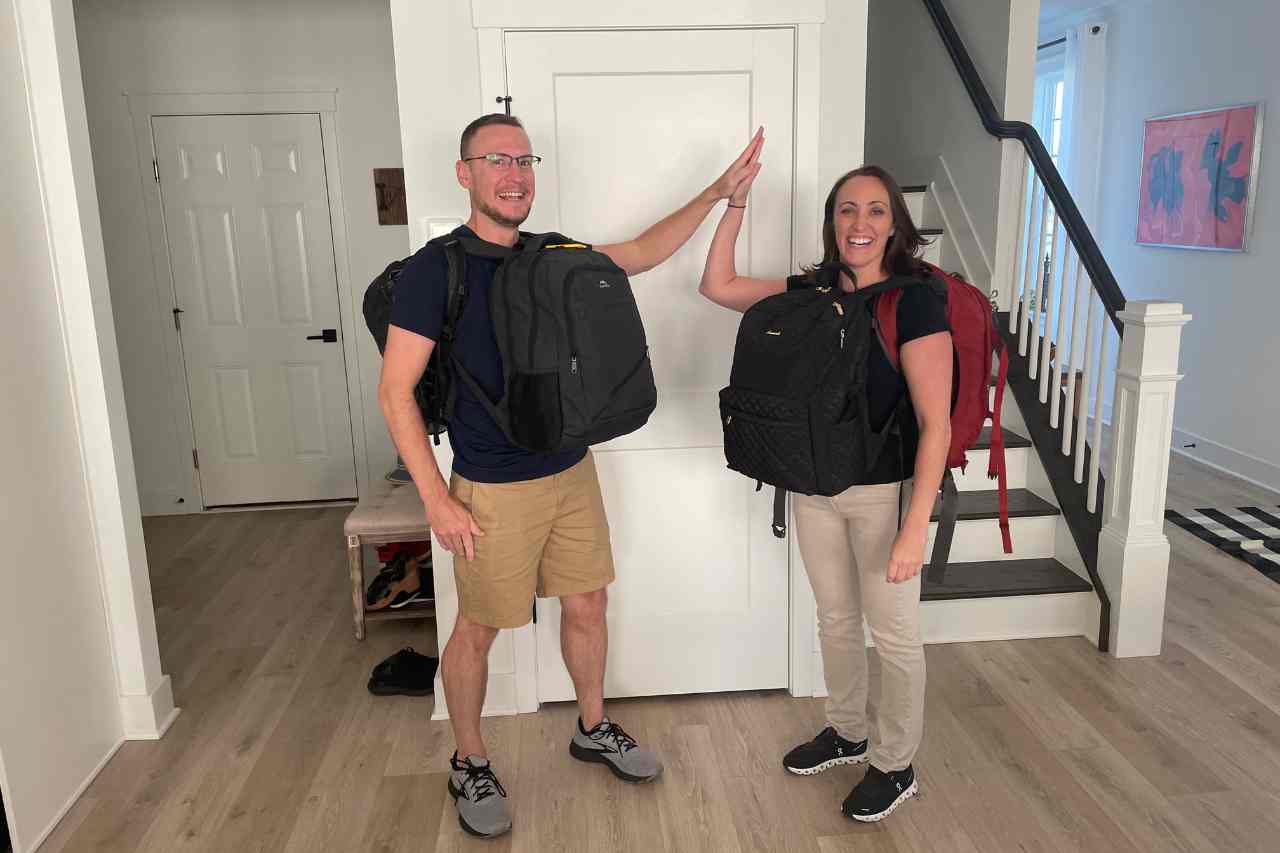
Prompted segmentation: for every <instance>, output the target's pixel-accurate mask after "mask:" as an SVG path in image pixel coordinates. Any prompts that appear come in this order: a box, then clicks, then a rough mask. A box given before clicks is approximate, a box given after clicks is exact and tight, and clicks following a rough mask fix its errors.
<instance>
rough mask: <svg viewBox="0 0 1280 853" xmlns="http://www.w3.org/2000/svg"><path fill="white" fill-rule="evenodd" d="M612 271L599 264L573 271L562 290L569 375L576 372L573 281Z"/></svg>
mask: <svg viewBox="0 0 1280 853" xmlns="http://www.w3.org/2000/svg"><path fill="white" fill-rule="evenodd" d="M612 272H613V269H611V268H610V267H606V266H603V265H601V264H594V265H592V266H589V267H582V268H581V269H578V270H575V272H574V275H573V276H572V277H571V278H570V279H569V281H568V282H566V283H565V288H564V319H565V334H567V335H568V336H569V373H570V374H576V373H577V372H578V325H577V323H575V322H574V314H573V286H574V283H575V281H576V280H577V279H578V278H580V277H581V276H582V275H584V274H586V273H593V274H594V273H605V274H609V273H612Z"/></svg>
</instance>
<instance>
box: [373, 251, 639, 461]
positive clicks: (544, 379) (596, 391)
mask: <svg viewBox="0 0 1280 853" xmlns="http://www.w3.org/2000/svg"><path fill="white" fill-rule="evenodd" d="M520 237H521V243H520V244H518V246H517V248H516V249H504V248H501V247H498V246H495V245H494V244H492V243H487V242H484V241H482V240H478V239H475V238H472V237H467V236H463V235H459V234H458V233H457V232H456V231H455V232H454V233H452V234H448V235H445V236H442V237H437V238H436V239H435V240H433V241H432V243H435V244H438V245H440V246H442V247H443V249H444V252H445V258H446V260H447V262H448V269H449V285H448V302H447V310H446V315H445V322H444V326H443V328H442V332H441V336H440V341H439V343H438V345H437V346H436V347H435V349H433V350H432V353H431V360H430V362H429V363H428V365H427V369H426V370H425V371H424V372H423V375H422V379H421V380H420V381H419V382H418V385H417V387H416V388H415V389H414V397H415V399H416V400H417V401H418V405H419V408H420V409H421V410H422V414H423V420H424V421H425V422H426V424H427V430H428V432H429V433H430V434H431V435H433V436H435V442H436V443H437V444H439V443H440V438H439V433H441V432H443V431H444V429H445V424H446V423H447V422H448V419H449V416H450V415H451V414H452V411H453V405H454V401H455V399H456V389H455V387H454V385H453V380H454V377H455V375H456V376H457V377H460V378H461V379H462V380H463V381H464V382H466V383H467V385H468V387H469V388H470V389H471V391H472V393H473V394H474V395H475V397H476V398H477V399H478V400H479V401H480V402H481V404H483V405H484V407H485V408H486V409H487V410H488V411H489V414H490V416H491V417H493V419H494V421H495V422H496V423H497V424H498V425H499V427H501V428H502V430H503V432H504V433H505V434H506V435H507V437H508V438H509V439H510V440H511V441H512V443H514V444H515V445H517V446H519V447H522V448H524V449H526V450H529V451H531V452H535V453H550V452H554V451H558V450H567V449H570V448H575V447H586V446H588V445H591V444H598V443H599V442H602V441H607V440H609V439H611V438H616V437H617V436H620V435H625V434H626V433H629V432H634V431H635V430H637V429H639V428H640V427H641V426H643V425H644V424H645V423H646V422H647V421H648V419H649V415H650V414H652V413H653V410H654V408H655V407H656V406H657V389H656V388H655V386H654V382H653V369H652V367H651V365H650V363H649V355H648V346H647V345H646V342H645V334H644V326H643V324H642V323H641V320H640V312H639V309H638V308H637V307H636V303H635V297H634V296H633V295H632V292H631V284H630V282H629V281H628V280H627V276H626V273H625V272H623V271H622V269H621V268H619V267H618V266H617V265H616V264H614V263H613V261H612V260H611V259H610V258H609V257H608V256H607V255H604V254H601V253H599V252H595V251H592V250H591V248H590V247H589V246H587V245H585V244H582V243H575V242H572V241H570V240H569V239H568V238H566V237H564V236H562V235H560V234H554V233H551V234H526V233H524V232H521V234H520ZM467 255H480V256H484V257H490V258H503V259H504V263H503V264H502V265H501V266H500V267H499V268H498V271H497V273H496V274H495V276H494V280H493V285H492V287H491V289H490V313H491V316H492V318H493V325H494V334H495V337H496V339H497V342H498V350H499V352H500V353H501V355H502V364H503V377H504V381H505V383H506V390H505V393H504V395H503V396H502V398H501V399H499V400H496V401H495V400H492V399H490V398H489V396H488V394H486V393H485V392H484V390H483V389H482V388H481V387H480V386H479V384H478V383H477V382H476V381H475V379H474V378H473V377H472V376H471V375H470V374H469V373H468V372H467V371H466V370H465V368H463V367H462V366H461V364H460V363H459V362H458V361H457V360H456V359H455V358H453V354H452V348H453V343H454V339H455V335H456V331H457V327H458V319H459V317H460V316H461V314H462V310H463V308H464V307H465V306H466V299H467V290H466V281H467V276H466V262H467ZM404 264H405V261H395V262H393V263H392V264H391V265H389V266H388V267H387V269H386V270H385V271H384V272H383V273H382V275H380V276H378V278H376V279H374V281H373V283H372V284H370V285H369V288H368V289H367V290H366V291H365V298H364V315H365V322H366V324H367V325H368V326H369V331H370V332H371V333H372V334H373V337H374V340H375V341H376V342H377V343H378V351H379V352H382V351H384V350H385V348H386V339H387V327H388V326H389V325H390V322H391V305H392V303H393V301H394V298H395V284H396V277H397V276H398V275H399V272H400V270H401V269H402V268H403V266H404ZM446 366H447V367H448V368H449V369H445V367H446Z"/></svg>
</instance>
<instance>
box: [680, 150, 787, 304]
mask: <svg viewBox="0 0 1280 853" xmlns="http://www.w3.org/2000/svg"><path fill="white" fill-rule="evenodd" d="M757 153H758V152H757ZM754 166H755V167H754V169H753V170H752V171H751V172H750V173H749V174H748V175H747V177H746V178H744V179H743V181H742V183H740V184H739V185H738V188H737V189H735V190H734V191H733V194H732V195H731V196H729V206H728V207H726V208H725V211H724V216H722V217H720V224H719V225H718V226H716V234H715V236H714V237H713V238H712V239H711V248H710V250H709V251H708V252H707V265H706V266H705V267H704V268H703V270H702V282H701V284H699V285H698V292H699V293H701V294H702V295H703V296H705V297H707V298H708V299H710V300H711V301H712V302H714V303H716V304H717V305H723V306H724V307H725V308H732V309H733V310H734V311H746V310H747V309H748V308H750V307H751V306H752V305H755V304H756V303H757V302H759V301H760V300H761V299H764V298H765V297H766V296H773V295H774V294H776V293H782V292H784V291H785V290H786V289H787V282H786V279H781V278H750V277H748V276H740V275H738V270H737V267H736V266H735V265H734V259H733V255H734V248H735V247H736V246H737V244H738V232H739V231H741V230H742V220H743V218H744V217H745V216H746V213H747V209H746V204H747V194H748V193H750V192H751V184H752V182H753V181H754V180H755V179H756V175H758V174H760V164H759V163H756V164H754Z"/></svg>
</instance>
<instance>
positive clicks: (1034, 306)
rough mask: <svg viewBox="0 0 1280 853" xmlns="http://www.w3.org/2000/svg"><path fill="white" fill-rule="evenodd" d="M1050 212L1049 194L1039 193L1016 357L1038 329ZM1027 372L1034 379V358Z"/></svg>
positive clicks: (1023, 352) (1024, 351) (1024, 348)
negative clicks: (1028, 298)
mask: <svg viewBox="0 0 1280 853" xmlns="http://www.w3.org/2000/svg"><path fill="white" fill-rule="evenodd" d="M1051 210H1052V208H1051V207H1050V206H1049V193H1047V192H1041V193H1040V219H1039V221H1038V222H1037V223H1036V239H1035V240H1034V241H1032V242H1033V244H1034V245H1035V247H1036V256H1035V260H1034V261H1033V262H1032V263H1030V264H1028V265H1027V266H1028V267H1029V268H1030V269H1029V270H1028V272H1029V273H1030V275H1031V276H1033V277H1032V278H1030V279H1028V280H1027V290H1028V291H1029V292H1030V294H1031V301H1030V302H1029V303H1028V305H1027V307H1026V308H1025V309H1024V310H1023V317H1024V322H1023V325H1022V331H1021V332H1019V334H1018V355H1024V356H1025V355H1026V354H1027V347H1028V345H1029V342H1028V340H1027V337H1028V335H1029V334H1030V332H1031V329H1032V327H1035V328H1036V329H1039V328H1040V286H1041V285H1042V284H1043V283H1044V232H1045V227H1044V225H1045V223H1046V222H1048V221H1049V213H1050V211H1051ZM1027 370H1028V371H1029V374H1028V375H1029V376H1030V377H1031V378H1032V379H1035V378H1036V361H1035V358H1034V356H1033V357H1032V358H1031V360H1030V363H1029V364H1028V365H1027Z"/></svg>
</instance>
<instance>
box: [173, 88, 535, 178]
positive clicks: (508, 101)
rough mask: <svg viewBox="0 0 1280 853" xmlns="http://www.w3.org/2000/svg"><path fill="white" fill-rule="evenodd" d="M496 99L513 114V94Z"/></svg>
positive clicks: (508, 112) (495, 99)
mask: <svg viewBox="0 0 1280 853" xmlns="http://www.w3.org/2000/svg"><path fill="white" fill-rule="evenodd" d="M494 101H495V102H496V103H499V104H502V105H503V107H505V108H506V110H507V115H511V96H510V95H499V96H498V97H496V98H494ZM156 180H157V181H158V180H160V179H159V178H156Z"/></svg>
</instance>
